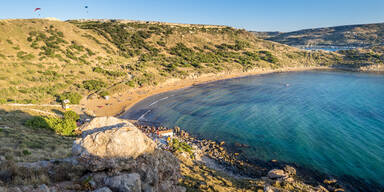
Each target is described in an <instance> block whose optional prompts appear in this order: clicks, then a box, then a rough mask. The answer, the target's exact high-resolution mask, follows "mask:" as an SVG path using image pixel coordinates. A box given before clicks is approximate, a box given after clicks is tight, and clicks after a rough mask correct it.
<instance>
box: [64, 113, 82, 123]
mask: <svg viewBox="0 0 384 192" xmlns="http://www.w3.org/2000/svg"><path fill="white" fill-rule="evenodd" d="M64 119H67V120H73V121H77V120H79V119H80V116H79V115H78V114H77V113H76V112H74V111H66V112H65V113H64Z"/></svg>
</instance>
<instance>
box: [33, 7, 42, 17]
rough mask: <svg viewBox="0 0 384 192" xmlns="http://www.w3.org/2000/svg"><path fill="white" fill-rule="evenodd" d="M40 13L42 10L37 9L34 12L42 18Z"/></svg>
mask: <svg viewBox="0 0 384 192" xmlns="http://www.w3.org/2000/svg"><path fill="white" fill-rule="evenodd" d="M40 11H41V8H35V10H34V11H33V12H35V13H37V14H39V16H40Z"/></svg>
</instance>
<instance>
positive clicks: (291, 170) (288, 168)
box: [284, 165, 296, 175]
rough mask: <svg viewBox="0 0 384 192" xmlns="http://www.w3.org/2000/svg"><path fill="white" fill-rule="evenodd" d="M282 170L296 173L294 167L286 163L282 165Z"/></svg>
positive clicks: (290, 173)
mask: <svg viewBox="0 0 384 192" xmlns="http://www.w3.org/2000/svg"><path fill="white" fill-rule="evenodd" d="M284 171H285V172H286V173H287V174H288V175H296V169H295V168H293V167H292V166H289V165H286V166H285V167H284Z"/></svg>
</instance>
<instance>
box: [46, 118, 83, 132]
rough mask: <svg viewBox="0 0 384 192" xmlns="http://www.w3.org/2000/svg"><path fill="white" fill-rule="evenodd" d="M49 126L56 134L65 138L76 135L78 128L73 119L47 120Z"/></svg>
mask: <svg viewBox="0 0 384 192" xmlns="http://www.w3.org/2000/svg"><path fill="white" fill-rule="evenodd" d="M45 120H46V122H47V124H48V125H49V127H50V128H51V129H53V130H54V131H55V132H56V133H58V134H60V135H64V136H73V135H75V133H74V131H75V129H76V128H77V125H76V121H74V120H73V119H65V118H63V119H62V118H56V117H49V118H45Z"/></svg>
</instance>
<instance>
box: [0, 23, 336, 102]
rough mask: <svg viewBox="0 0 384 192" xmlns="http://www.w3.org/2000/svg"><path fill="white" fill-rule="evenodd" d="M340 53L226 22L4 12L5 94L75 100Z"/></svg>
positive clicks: (0, 29)
mask: <svg viewBox="0 0 384 192" xmlns="http://www.w3.org/2000/svg"><path fill="white" fill-rule="evenodd" d="M336 57H339V56H338V55H337V54H329V53H326V52H307V51H303V50H299V49H296V48H293V47H289V46H286V45H281V44H278V43H274V42H270V41H265V40H260V39H258V38H256V37H255V36H254V34H253V33H250V32H247V31H245V30H239V29H234V28H230V27H223V26H204V25H183V24H173V25H171V24H166V23H156V22H152V23H150V22H148V23H145V22H132V21H129V22H125V21H117V20H101V21H99V20H96V21H95V20H82V21H80V20H79V21H75V20H73V21H67V22H62V21H51V20H42V19H40V20H37V19H29V20H1V21H0V65H1V69H0V102H1V103H5V102H17V103H50V102H55V101H56V100H60V99H64V98H68V97H70V98H72V100H73V103H77V102H78V99H73V98H81V96H84V95H88V94H91V93H95V92H96V93H98V94H100V95H106V94H112V93H116V92H121V91H122V90H127V89H130V88H133V87H145V86H150V85H157V84H159V83H161V82H164V81H165V80H167V79H170V78H178V79H183V78H186V77H189V76H191V75H192V76H193V75H197V76H199V75H201V74H206V73H222V72H226V71H227V72H231V71H236V70H238V71H248V70H252V69H255V68H265V69H277V68H283V67H296V66H317V65H320V64H322V65H325V64H327V65H329V64H334V61H335V58H336ZM63 94H64V95H63ZM60 96H61V97H60Z"/></svg>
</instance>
